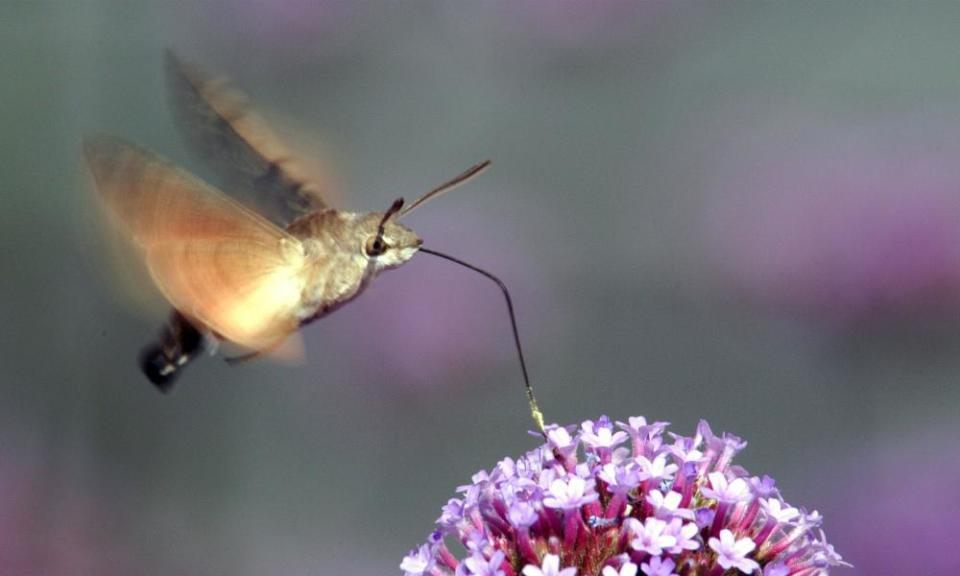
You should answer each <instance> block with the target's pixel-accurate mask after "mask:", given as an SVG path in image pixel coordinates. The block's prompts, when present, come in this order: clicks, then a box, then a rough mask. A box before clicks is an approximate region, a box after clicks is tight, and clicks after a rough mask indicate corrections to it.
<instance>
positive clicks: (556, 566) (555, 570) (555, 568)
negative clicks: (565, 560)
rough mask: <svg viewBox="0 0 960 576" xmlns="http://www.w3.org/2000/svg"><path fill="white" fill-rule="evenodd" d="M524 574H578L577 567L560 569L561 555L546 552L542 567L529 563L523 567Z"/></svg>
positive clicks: (531, 575)
mask: <svg viewBox="0 0 960 576" xmlns="http://www.w3.org/2000/svg"><path fill="white" fill-rule="evenodd" d="M523 576H577V569H576V568H564V569H562V570H561V569H560V557H559V556H556V555H554V554H544V556H543V565H542V566H540V567H537V566H534V565H533V564H527V565H526V566H524V567H523Z"/></svg>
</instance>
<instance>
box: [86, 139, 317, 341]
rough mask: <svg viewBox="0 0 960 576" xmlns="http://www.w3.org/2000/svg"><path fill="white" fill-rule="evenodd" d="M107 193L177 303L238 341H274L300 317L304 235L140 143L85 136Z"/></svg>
mask: <svg viewBox="0 0 960 576" xmlns="http://www.w3.org/2000/svg"><path fill="white" fill-rule="evenodd" d="M84 153H85V155H86V158H87V164H88V165H89V167H90V170H91V172H92V173H93V176H94V179H95V181H96V186H97V191H98V193H99V196H100V198H101V199H102V200H103V201H104V203H105V204H106V205H107V206H108V207H109V208H110V210H111V212H112V213H113V215H114V216H116V217H117V219H118V220H119V221H120V222H121V223H122V224H123V225H124V226H125V227H126V228H127V230H128V231H129V232H130V234H131V235H132V236H133V238H134V240H135V241H136V242H137V244H139V245H140V247H141V248H142V249H143V251H144V254H145V256H146V260H147V267H148V268H149V270H150V274H151V276H152V277H153V279H154V281H155V282H156V283H157V286H158V287H159V288H160V290H161V291H162V292H163V294H164V296H166V297H167V299H168V300H169V301H170V303H171V304H172V305H173V307H174V308H176V309H177V310H179V311H180V312H181V313H183V314H185V315H186V316H188V317H190V318H191V319H193V320H196V321H198V322H200V323H202V324H203V325H204V326H206V327H208V328H209V329H210V330H212V331H213V332H215V333H217V334H218V335H220V336H221V337H223V338H224V339H226V340H229V341H231V342H235V343H237V344H240V345H242V346H245V347H247V348H252V349H255V350H265V349H267V350H269V349H273V348H274V347H276V346H277V345H278V344H279V343H280V342H282V341H283V339H284V338H286V337H287V336H288V335H290V334H291V333H293V332H295V331H296V329H297V327H298V325H299V321H298V319H297V315H296V309H297V307H298V305H299V303H300V295H301V290H302V288H303V284H304V274H303V271H304V252H303V246H302V245H301V243H300V241H299V240H297V239H296V238H294V237H293V236H290V235H289V234H287V233H286V232H284V231H283V230H281V229H280V228H278V227H277V226H276V225H274V224H273V223H271V222H270V221H268V220H267V219H265V218H263V217H262V216H260V215H258V214H256V213H255V212H253V211H251V210H248V209H247V208H245V207H244V206H242V205H241V204H239V203H237V202H236V201H234V200H232V199H230V198H228V197H227V196H225V195H223V194H222V193H220V192H219V191H217V190H216V189H214V188H213V187H211V186H208V185H207V184H205V183H203V182H202V181H200V180H198V179H197V178H194V177H193V176H191V175H189V174H187V173H186V172H183V171H181V170H179V169H177V168H176V167H175V166H173V165H172V164H170V163H169V162H167V161H166V160H164V159H163V158H161V157H160V156H157V155H156V154H154V153H152V152H149V151H147V150H144V149H142V148H140V147H138V146H136V145H133V144H130V143H128V142H125V141H123V140H120V139H117V138H112V137H100V138H96V139H92V140H88V141H86V142H84Z"/></svg>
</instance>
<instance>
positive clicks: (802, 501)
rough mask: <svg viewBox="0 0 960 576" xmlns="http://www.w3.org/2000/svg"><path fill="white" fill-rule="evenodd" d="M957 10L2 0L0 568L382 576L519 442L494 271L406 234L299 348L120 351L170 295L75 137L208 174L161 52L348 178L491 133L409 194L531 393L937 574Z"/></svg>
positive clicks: (892, 561) (554, 411)
mask: <svg viewBox="0 0 960 576" xmlns="http://www.w3.org/2000/svg"><path fill="white" fill-rule="evenodd" d="M958 30H960V4H958V3H956V2H942V3H935V2H924V3H906V2H875V3H856V2H802V3H801V2H769V3H748V2H728V3H722V4H721V3H714V2H684V3H672V2H649V3H645V2H644V3H641V2H633V1H628V0H600V1H597V2H589V3H588V2H573V1H570V0H560V1H556V2H550V1H547V0H516V1H513V2H507V1H505V0H503V1H491V2H471V3H467V2H456V3H455V2H440V1H435V2H407V3H398V2H348V1H345V0H344V1H334V0H316V1H308V0H246V1H237V2H222V1H204V2H196V3H194V2H186V1H184V2H162V3H160V2H158V3H146V2H94V1H90V0H80V1H76V2H68V1H66V0H64V1H59V2H57V1H51V2H31V1H26V0H6V1H5V2H2V3H0V77H2V78H3V81H2V83H0V119H2V122H0V129H2V139H0V158H2V161H0V183H2V184H0V194H2V197H0V198H2V205H0V271H2V274H3V275H2V282H0V301H2V302H3V304H2V305H0V323H2V330H0V394H2V400H0V573H2V574H48V575H60V574H64V575H66V574H71V575H84V574H91V575H92V574H96V575H113V574H117V575H119V574H144V575H161V574H163V575H168V574H195V575H221V574H231V575H235V576H241V575H254V574H272V575H306V574H342V573H350V574H394V573H398V570H397V568H396V567H397V565H398V564H399V562H400V559H401V558H402V557H403V555H404V554H405V553H406V552H407V550H408V549H409V548H411V547H413V546H414V545H416V544H417V543H419V542H420V541H422V539H423V538H424V536H425V535H426V534H427V533H428V531H429V530H430V529H431V527H432V522H433V520H434V519H435V518H436V517H437V516H438V514H439V508H440V506H441V505H442V504H444V503H445V502H446V500H447V499H448V498H450V497H452V496H453V491H454V488H455V487H456V486H457V485H459V484H462V483H464V482H465V481H467V479H468V478H469V476H470V475H471V474H472V473H474V472H475V471H476V470H478V469H480V468H489V467H491V466H492V465H493V464H494V463H495V462H496V461H497V460H499V459H500V458H502V457H503V456H506V455H517V454H520V453H522V452H523V451H525V450H527V449H530V448H531V447H533V446H534V445H535V444H536V439H535V438H533V437H530V436H527V434H526V431H527V430H528V429H530V428H531V427H532V425H531V423H530V421H529V420H528V415H527V413H526V403H525V402H524V399H523V395H522V390H521V381H520V374H519V369H518V366H517V360H516V357H515V356H514V353H513V349H512V343H511V340H510V335H509V325H508V323H507V317H506V315H505V313H504V311H503V303H502V300H501V297H500V295H499V293H497V291H496V290H495V288H494V287H493V286H492V285H488V283H487V282H486V281H484V280H482V279H480V278H479V277H474V276H473V275H472V274H470V273H467V272H465V271H463V270H461V269H457V268H454V267H451V266H449V265H448V264H445V263H443V262H440V261H435V260H431V259H430V258H429V257H427V256H419V257H417V258H415V259H414V260H413V261H412V262H411V263H409V264H408V265H406V266H405V267H403V268H401V269H399V270H398V271H395V272H391V273H389V274H387V275H385V276H383V277H381V278H380V279H379V280H378V281H377V282H376V283H375V284H374V285H373V286H372V288H371V289H370V290H369V291H368V292H367V293H365V294H364V295H363V296H362V297H361V298H359V299H358V300H357V301H356V302H354V303H352V304H351V305H350V306H348V307H346V308H344V309H342V310H340V311H338V312H337V313H336V314H334V315H332V316H330V317H328V318H326V319H324V320H322V321H320V322H318V323H316V324H314V325H312V326H310V327H309V328H308V329H307V330H306V334H305V336H306V340H307V348H308V360H307V362H306V363H304V364H302V365H295V366H287V365H281V364H275V363H271V362H269V361H264V362H256V363H251V364H248V365H243V366H239V367H236V366H235V367H231V366H228V365H226V364H225V363H224V362H222V361H221V360H220V359H219V358H212V359H210V358H208V359H203V361H201V362H197V363H196V365H194V366H191V368H190V369H189V370H188V371H187V373H186V375H185V376H184V378H183V379H182V381H181V383H180V387H179V388H178V389H177V390H176V392H175V393H174V394H173V395H171V396H169V397H162V396H160V395H159V394H158V393H157V392H156V391H155V390H154V389H153V388H152V387H151V386H150V385H149V384H148V383H147V382H146V380H145V379H144V378H143V377H142V375H141V374H140V373H139V371H138V369H137V366H136V361H135V359H136V355H137V352H138V350H139V348H140V347H141V346H142V345H143V344H145V343H147V342H148V341H149V340H150V339H151V338H153V337H154V336H155V334H156V332H157V330H158V329H159V326H160V323H161V322H162V321H163V319H164V312H163V306H162V305H161V304H158V302H159V300H158V299H157V297H155V296H153V297H152V300H153V303H152V304H147V305H143V303H142V302H140V303H137V302H135V301H134V300H135V299H131V298H130V290H129V286H125V285H124V281H123V278H124V275H123V274H120V273H118V270H117V265H116V263H115V260H114V259H113V258H112V256H111V250H110V244H109V243H108V242H107V241H106V240H105V238H104V235H103V234H102V233H101V223H100V221H99V219H98V216H97V209H96V206H95V205H94V200H93V195H92V192H91V190H90V184H89V181H88V178H87V176H86V174H85V171H84V169H83V166H82V164H81V159H80V153H79V143H80V139H81V137H82V135H84V134H88V133H97V132H111V133H116V134H118V135H122V136H124V137H127V138H130V139H132V140H135V141H138V142H140V143H142V144H144V145H147V146H149V147H152V148H154V149H156V150H158V151H160V152H161V153H163V154H164V155H167V156H170V157H172V158H174V159H176V161H177V162H179V163H181V164H182V165H184V166H186V167H188V168H189V169H191V170H194V171H196V172H197V173H198V174H201V175H209V174H208V173H206V172H205V171H204V167H203V165H202V164H200V163H198V162H197V161H196V159H195V158H193V157H192V156H191V155H190V154H189V153H188V151H187V150H185V149H184V147H183V145H182V144H181V142H180V139H179V137H178V135H177V133H176V131H175V129H174V127H173V123H172V120H171V116H170V112H169V110H168V108H167V106H166V98H165V91H164V83H163V70H162V57H163V51H164V49H165V48H168V47H169V48H173V49H175V50H177V51H178V52H179V53H180V54H182V55H183V56H185V57H186V58H188V59H190V60H193V61H195V62H197V63H199V64H201V65H202V66H204V67H205V68H206V69H208V70H211V71H219V72H222V73H224V74H226V75H228V76H229V77H230V78H231V79H232V80H233V82H234V84H235V85H236V86H238V87H240V88H242V89H243V90H244V91H246V92H247V93H248V94H249V95H250V96H251V98H252V99H253V101H254V102H255V103H256V104H257V105H258V107H259V109H261V110H262V111H264V112H265V114H267V115H268V117H270V118H273V119H275V120H276V121H277V122H278V124H279V125H281V126H286V127H287V128H289V129H290V130H289V131H290V133H291V134H293V136H294V137H295V138H296V137H298V138H300V139H301V140H302V141H304V142H308V143H312V144H313V145H312V146H306V147H302V148H300V150H301V152H302V155H303V156H304V157H306V158H310V157H311V156H317V157H321V156H322V157H323V158H325V160H324V162H325V163H326V164H327V165H328V166H330V167H332V170H333V172H334V173H335V174H336V175H337V179H338V180H339V181H341V182H342V183H343V186H342V188H343V189H344V190H345V192H344V194H343V195H342V196H341V197H340V199H339V202H340V203H339V205H340V206H341V207H345V208H351V209H360V210H383V209H385V208H386V207H387V206H388V205H389V203H390V201H392V200H393V198H395V197H396V196H398V195H404V196H406V197H408V198H410V197H414V196H416V195H418V194H419V193H420V192H422V191H424V190H426V189H428V188H430V187H432V186H434V185H436V184H438V183H439V182H441V181H443V180H444V179H446V178H447V177H449V176H452V175H454V174H456V173H457V172H459V171H460V170H461V169H463V168H465V167H467V166H468V165H470V164H472V163H474V162H476V161H479V160H481V159H483V158H487V157H490V158H492V159H493V160H494V166H493V169H492V170H491V171H489V172H488V173H486V174H485V175H484V176H483V177H482V178H480V179H478V180H477V181H475V182H473V183H471V184H470V185H469V186H468V187H466V188H463V189H460V190H458V191H457V192H455V193H454V194H451V195H449V196H447V197H445V198H444V199H442V200H440V201H437V202H436V203H434V204H431V205H430V206H429V207H427V208H424V209H423V210H421V211H418V212H417V214H416V215H415V216H413V217H411V219H410V222H409V224H410V225H411V226H412V227H413V228H414V229H416V230H417V231H418V232H419V233H420V234H421V235H422V236H423V237H424V238H425V240H426V242H427V245H428V246H432V247H434V248H437V249H440V250H446V251H449V252H451V253H454V254H456V255H458V256H461V257H463V258H465V259H467V260H469V261H471V262H473V263H475V264H477V265H480V266H484V267H487V268H489V269H491V270H493V271H496V272H498V273H499V274H500V275H501V276H502V277H503V279H504V280H505V281H506V282H507V284H508V285H510V286H511V287H512V290H513V293H514V294H513V295H514V299H515V302H516V305H517V307H518V313H519V320H520V329H521V332H522V335H523V338H524V340H525V345H526V351H527V354H528V355H529V358H528V361H529V363H530V368H531V371H532V376H533V378H534V380H535V383H536V387H537V390H538V393H539V396H540V400H541V403H542V407H543V408H544V410H545V412H546V415H547V417H548V420H549V421H555V422H560V423H572V422H576V421H580V420H583V419H586V418H595V417H596V416H598V415H600V414H608V415H610V416H611V417H612V418H615V419H625V418H626V417H627V416H630V415H640V414H642V415H645V416H647V417H648V418H652V419H656V420H669V421H671V422H673V425H674V429H675V430H677V431H679V432H682V433H692V431H693V428H694V426H695V425H696V422H697V421H698V419H700V418H707V419H708V420H709V421H710V422H711V424H712V425H713V427H714V429H715V430H716V429H719V430H726V431H730V432H734V433H736V434H739V435H741V436H743V437H744V438H746V439H747V440H748V441H749V442H750V446H749V447H748V449H747V451H746V452H745V453H744V454H743V457H742V459H741V461H740V463H741V464H743V465H745V466H747V467H748V468H749V469H750V470H751V471H752V472H753V473H757V474H762V473H767V474H770V475H771V476H774V477H775V478H777V479H778V482H779V486H780V487H781V489H782V491H783V493H784V497H785V498H786V499H787V500H788V501H789V502H791V503H793V504H796V505H803V506H806V507H808V508H816V509H820V510H821V511H822V512H823V513H824V514H825V516H826V523H825V528H826V531H827V534H828V537H829V538H830V540H831V541H832V542H833V544H834V545H835V546H836V547H837V549H838V551H840V553H841V554H843V555H844V556H845V557H846V559H848V560H849V561H851V562H853V563H854V564H855V565H856V568H854V569H851V570H845V571H838V573H842V574H871V575H876V574H905V573H911V574H928V575H939V574H956V573H958V572H960V560H958V558H957V556H956V554H952V548H951V547H950V546H952V544H950V538H951V530H950V529H951V528H952V527H954V526H956V523H957V521H958V520H960V512H957V507H956V506H953V505H952V504H950V502H952V499H953V492H954V491H955V490H956V487H957V486H958V485H960V449H958V444H957V440H958V435H960V434H958V433H960V424H958V422H957V414H958V413H960V411H958V408H957V407H958V405H960V388H958V386H957V385H956V381H957V379H958V377H960V162H958V161H957V158H960V73H958V62H960V34H958V33H957V31H958ZM143 299H144V298H142V297H141V300H143ZM148 299H149V298H148ZM921 549H922V552H920V550H921Z"/></svg>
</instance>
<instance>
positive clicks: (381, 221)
mask: <svg viewBox="0 0 960 576" xmlns="http://www.w3.org/2000/svg"><path fill="white" fill-rule="evenodd" d="M166 71H167V84H168V86H169V88H170V96H171V103H172V105H173V108H174V112H175V117H176V118H177V120H178V123H179V127H180V129H181V131H182V132H183V133H184V136H185V137H186V141H187V142H188V143H189V144H191V145H192V146H193V148H194V149H195V150H196V151H197V152H199V153H200V155H202V156H205V157H206V158H207V159H208V160H209V161H210V162H211V164H212V165H213V166H215V167H217V168H219V171H220V172H221V179H222V180H224V182H225V183H227V187H228V189H230V190H231V192H236V193H237V195H238V196H244V192H245V193H246V196H247V197H248V199H249V197H252V198H254V199H255V200H256V204H259V206H258V208H260V210H254V209H252V208H250V207H248V206H247V205H246V204H244V203H241V202H239V201H237V200H236V199H234V198H232V197H229V196H227V195H225V194H223V193H222V192H220V191H219V190H218V189H217V188H215V187H213V186H211V185H209V184H207V183H206V182H204V181H202V180H200V179H199V178H196V177H195V176H193V175H191V174H189V173H187V172H186V171H184V170H182V169H180V168H178V167H177V166H175V165H174V164H173V163H171V162H170V161H168V160H166V159H165V158H163V157H161V156H160V155H158V154H156V153H154V152H152V151H150V150H147V149H145V148H142V147H140V146H138V145H136V144H133V143H130V142H127V141H125V140H123V139H120V138H116V137H112V136H101V137H95V138H89V139H86V140H85V142H84V146H83V148H84V155H85V156H86V161H87V165H88V167H89V169H90V172H91V173H92V175H93V179H94V182H95V185H96V189H97V192H98V195H99V197H100V199H101V201H102V202H103V204H104V205H105V206H106V208H107V209H108V212H110V213H111V215H112V216H113V217H114V220H115V221H116V222H117V223H118V224H119V225H120V226H121V227H122V228H125V229H126V231H127V233H128V235H129V236H130V238H131V239H132V240H133V242H134V243H135V244H136V245H137V246H138V247H139V248H140V250H141V252H142V254H143V257H144V260H145V263H146V266H147V269H148V270H149V272H150V276H151V277H152V279H153V281H154V283H155V284H156V286H157V288H158V289H159V290H160V292H161V293H162V294H163V296H164V297H165V298H166V299H167V301H168V302H169V303H170V305H171V307H172V308H173V313H172V314H171V317H170V320H169V321H168V323H167V325H166V326H165V327H164V329H163V331H162V333H161V334H160V338H159V339H158V340H157V341H156V342H155V343H153V344H151V345H150V346H148V347H147V348H145V349H144V350H143V352H142V353H141V357H140V362H141V364H140V365H141V369H142V370H143V372H144V373H145V374H146V375H147V377H148V378H149V379H150V380H151V381H152V382H153V383H154V384H156V385H157V386H158V387H159V388H160V389H161V390H163V391H167V390H169V389H170V387H171V386H172V384H173V382H174V380H175V378H176V377H177V375H178V374H179V372H180V371H181V370H182V369H183V367H185V366H186V365H187V364H188V363H189V362H190V361H192V360H193V359H194V358H196V357H197V356H198V354H199V353H200V352H201V351H203V349H204V348H208V347H209V343H211V342H216V340H223V341H226V342H230V343H233V344H236V345H239V346H240V347H241V348H243V349H245V350H248V351H250V354H247V355H246V356H244V358H246V357H252V356H256V355H260V354H263V353H266V354H272V353H275V354H277V355H284V354H288V353H289V352H290V351H291V350H299V348H300V346H299V340H298V338H297V331H298V329H299V328H300V327H302V326H303V325H305V324H307V323H309V322H311V321H313V320H315V319H317V318H320V317H322V316H324V315H326V314H329V313H330V312H332V311H333V310H335V309H337V308H339V307H340V306H343V305H344V304H346V303H347V302H350V301H351V300H353V299H354V298H356V297H357V296H359V295H360V294H361V293H362V292H363V290H364V289H365V288H366V287H367V286H368V285H369V284H370V282H371V281H372V280H373V279H374V278H375V277H376V276H377V275H378V274H380V273H381V272H383V271H385V270H389V269H392V268H396V267H398V266H401V265H402V264H404V263H405V262H407V261H409V260H410V259H411V258H412V257H413V256H414V255H415V254H416V253H417V251H418V250H419V248H420V246H421V244H422V243H423V242H422V240H421V239H420V237H419V236H418V235H417V234H416V233H415V232H413V231H412V230H410V229H409V228H407V227H406V226H404V225H402V224H400V223H399V222H398V219H399V218H402V217H404V216H405V215H406V214H408V213H409V212H411V211H412V210H413V209H414V208H416V207H417V206H419V205H421V204H423V203H425V202H427V201H428V200H430V199H431V198H434V197H437V196H439V195H440V194H442V193H444V192H446V191H448V190H450V189H452V188H454V187H456V186H457V185H459V184H462V183H463V182H465V181H466V180H468V179H469V178H471V177H473V176H474V175H476V174H478V173H479V172H481V171H482V170H483V169H485V168H486V167H487V166H488V165H489V162H482V163H480V164H477V165H476V166H474V167H472V168H470V169H469V170H467V171H466V172H464V173H463V174H461V175H460V176H458V177H456V178H454V179H453V180H451V181H449V182H447V183H445V184H443V185H441V186H440V187H438V188H435V189H433V190H431V191H430V192H428V193H426V194H424V195H423V196H421V197H420V198H419V199H417V200H416V201H415V202H413V203H412V204H411V205H410V206H407V207H405V208H404V205H403V200H402V199H398V200H396V201H395V202H394V203H393V206H391V208H390V209H389V210H387V211H385V212H350V211H344V210H336V209H334V208H331V207H330V206H328V205H327V203H326V202H325V201H324V199H323V197H322V196H321V194H320V192H321V190H323V188H324V187H323V185H322V184H319V183H317V182H315V181H312V180H309V179H308V178H307V176H306V174H307V171H305V170H304V169H303V168H302V167H300V166H299V164H298V163H297V162H296V161H295V160H294V158H293V156H292V155H291V154H290V153H289V152H288V151H287V150H286V148H285V147H283V146H282V145H281V144H280V142H279V140H278V139H277V138H276V137H275V136H274V135H273V134H272V133H271V132H270V130H269V128H268V127H267V125H266V123H265V122H264V121H263V119H262V118H260V117H259V116H257V115H256V114H255V113H254V112H252V111H251V110H249V109H248V108H247V107H246V104H245V99H244V98H242V97H240V96H239V95H238V94H236V93H235V92H233V91H232V90H230V89H229V88H228V87H227V85H226V84H225V83H224V82H222V81H216V80H213V79H211V78H210V77H208V76H206V75H204V74H203V73H202V72H200V71H199V70H197V69H196V68H194V67H192V66H190V65H188V64H186V63H184V62H182V61H181V60H179V59H178V58H177V57H176V56H174V55H173V54H168V55H167V66H166ZM261 210H262V211H261ZM287 344H290V345H287ZM294 353H295V354H296V352H294Z"/></svg>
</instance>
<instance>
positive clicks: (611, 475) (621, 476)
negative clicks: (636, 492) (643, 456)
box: [597, 464, 640, 494]
mask: <svg viewBox="0 0 960 576" xmlns="http://www.w3.org/2000/svg"><path fill="white" fill-rule="evenodd" d="M597 478H599V479H600V480H602V481H603V482H605V483H606V485H607V490H609V491H610V492H612V493H614V494H625V493H627V492H629V491H631V490H633V489H634V488H636V487H637V486H638V485H639V484H640V475H639V474H638V470H637V468H636V467H635V466H622V465H619V464H605V465H604V466H603V467H602V468H601V469H600V472H599V473H598V474H597Z"/></svg>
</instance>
